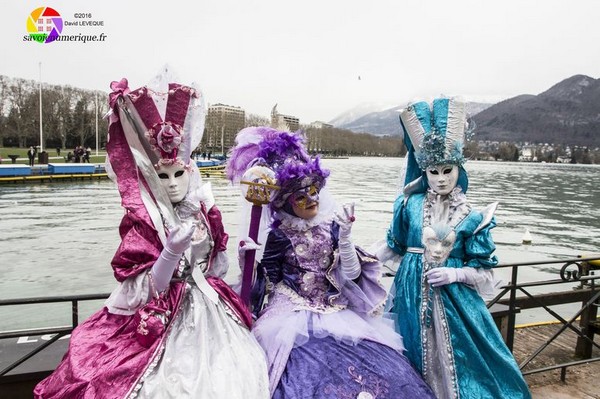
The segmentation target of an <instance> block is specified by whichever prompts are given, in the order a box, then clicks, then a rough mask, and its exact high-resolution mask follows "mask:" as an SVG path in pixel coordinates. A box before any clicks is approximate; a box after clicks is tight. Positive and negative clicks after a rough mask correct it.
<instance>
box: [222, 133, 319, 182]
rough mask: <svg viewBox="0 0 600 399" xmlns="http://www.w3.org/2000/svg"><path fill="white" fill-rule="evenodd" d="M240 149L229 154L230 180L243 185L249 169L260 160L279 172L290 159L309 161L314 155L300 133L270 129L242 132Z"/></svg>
mask: <svg viewBox="0 0 600 399" xmlns="http://www.w3.org/2000/svg"><path fill="white" fill-rule="evenodd" d="M235 141H236V146H235V147H234V148H232V149H231V151H230V152H229V155H228V159H229V160H228V163H227V177H228V178H229V180H231V181H232V182H234V183H236V182H239V181H240V179H241V178H242V176H243V175H244V173H245V172H246V170H247V169H248V168H249V167H251V166H252V164H253V163H254V162H256V160H258V159H262V160H264V161H265V162H266V163H267V164H268V165H269V166H270V167H271V168H273V169H274V170H276V169H277V168H278V166H279V165H281V164H283V162H284V161H285V160H286V159H294V160H299V161H302V162H308V161H309V160H310V156H309V155H308V153H307V152H306V150H305V149H304V138H303V137H302V136H301V135H300V134H298V133H288V132H281V131H278V130H275V129H273V128H270V127H264V126H260V127H248V128H245V129H242V130H241V131H240V132H239V133H238V135H237V137H236V139H235Z"/></svg>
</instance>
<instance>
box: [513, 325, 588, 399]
mask: <svg viewBox="0 0 600 399" xmlns="http://www.w3.org/2000/svg"><path fill="white" fill-rule="evenodd" d="M561 326H562V324H560V323H547V324H539V325H528V326H523V327H517V328H516V329H515V341H514V348H513V354H514V356H515V359H516V360H517V363H519V364H521V363H522V362H523V361H525V360H526V359H527V358H528V357H529V356H530V355H531V354H532V353H534V352H535V351H536V350H537V349H538V348H539V347H540V346H541V345H543V344H544V342H546V341H547V340H548V339H550V338H551V337H552V336H553V335H554V334H555V332H557V331H558V329H559V328H560V327H561ZM576 342H577V335H576V334H575V333H574V332H573V331H571V330H567V331H564V332H563V333H562V334H561V335H559V336H558V337H557V338H556V339H555V340H554V341H553V342H552V343H550V344H549V345H548V346H547V347H546V348H545V349H544V350H543V351H542V352H540V354H539V355H537V356H536V357H535V359H533V360H532V361H531V363H529V364H528V365H527V366H526V367H525V368H524V369H523V373H527V370H531V369H533V368H535V369H538V368H542V367H548V366H552V365H555V364H561V363H567V362H574V361H578V360H581V359H578V358H577V357H575V345H576ZM595 342H598V338H597V337H596V340H595ZM598 356H600V349H598V348H594V349H593V350H592V357H598ZM599 377H600V361H597V362H592V363H588V364H583V365H577V366H573V367H568V368H567V369H566V375H565V382H564V383H563V382H562V381H561V370H560V369H556V370H552V371H545V372H541V373H535V374H529V375H526V376H525V380H526V381H527V383H528V384H529V387H530V389H531V393H532V395H533V397H534V398H540V399H571V398H572V399H575V398H577V399H591V398H594V399H600V378H599Z"/></svg>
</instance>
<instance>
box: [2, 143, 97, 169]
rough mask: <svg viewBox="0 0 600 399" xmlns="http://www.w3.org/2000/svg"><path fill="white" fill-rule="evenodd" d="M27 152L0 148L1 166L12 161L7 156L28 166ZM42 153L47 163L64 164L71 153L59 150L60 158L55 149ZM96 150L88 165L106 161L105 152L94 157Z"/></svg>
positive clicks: (14, 148) (36, 159) (18, 149)
mask: <svg viewBox="0 0 600 399" xmlns="http://www.w3.org/2000/svg"><path fill="white" fill-rule="evenodd" d="M27 151H29V147H27V148H17V147H0V157H2V163H3V164H10V163H11V162H12V161H11V159H10V158H9V157H8V156H9V155H18V156H19V159H17V163H20V164H24V165H28V164H29V160H28V158H27ZM44 151H47V152H48V162H50V163H65V157H66V156H67V154H68V153H69V152H73V150H72V149H70V150H61V151H60V156H58V155H56V148H50V149H46V150H44ZM95 154H96V150H92V155H91V156H90V163H104V162H105V159H106V151H98V156H96V155H95ZM35 164H36V165H37V164H38V158H37V156H36V158H35Z"/></svg>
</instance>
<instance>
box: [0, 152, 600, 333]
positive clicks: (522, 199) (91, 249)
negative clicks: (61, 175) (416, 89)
mask: <svg viewBox="0 0 600 399" xmlns="http://www.w3.org/2000/svg"><path fill="white" fill-rule="evenodd" d="M323 163H324V165H325V166H326V167H328V168H330V169H331V172H332V173H331V177H330V179H329V181H328V186H329V188H330V190H331V192H332V193H333V195H334V197H335V198H336V200H337V202H338V203H343V202H348V201H354V202H355V203H356V216H357V221H356V222H355V225H354V227H353V238H354V241H355V242H356V243H357V244H359V245H361V246H364V247H368V246H369V245H371V244H373V243H374V242H375V241H378V240H380V239H382V238H384V237H385V233H386V230H387V228H388V225H389V222H390V219H391V213H392V204H393V202H394V199H395V197H396V193H397V192H398V187H399V176H400V175H401V173H402V169H403V166H404V159H400V158H350V159H326V160H324V161H323ZM466 169H467V171H468V172H469V178H470V186H469V191H468V198H469V200H470V202H471V204H472V205H473V206H475V207H479V208H483V207H484V206H485V205H487V204H488V203H490V202H494V201H499V202H500V206H499V208H498V211H497V213H496V217H497V221H498V226H497V227H496V228H495V229H494V230H493V233H494V239H495V242H496V244H497V251H496V254H497V255H498V257H499V259H500V262H501V263H512V262H519V261H535V260H545V259H565V258H572V257H575V256H577V255H579V254H584V253H590V252H600V167H598V166H597V165H596V166H594V165H563V164H524V163H500V162H469V163H467V164H466ZM210 181H211V182H212V184H213V190H214V192H215V197H216V201H217V204H218V205H219V207H220V209H221V211H222V213H223V219H224V224H225V227H226V230H227V231H228V232H229V233H230V235H231V236H232V237H231V239H230V245H229V254H230V259H235V244H234V243H235V238H236V237H235V236H236V235H237V233H238V228H237V222H236V217H237V207H238V203H239V192H238V189H237V188H235V187H231V186H230V185H229V184H228V182H227V181H226V180H225V179H217V178H212V179H210ZM122 215H123V210H122V208H121V206H120V197H119V195H118V192H117V190H116V187H115V186H114V184H113V183H112V182H110V181H108V180H103V181H85V182H68V183H46V184H30V185H20V184H19V185H2V186H0V250H1V253H2V255H1V259H2V261H1V262H0V265H1V266H0V299H9V298H27V297H35V296H53V295H71V294H86V293H100V292H110V291H111V290H112V289H113V288H114V287H115V285H116V282H115V280H114V278H113V276H112V269H111V268H110V260H111V258H112V256H113V255H114V252H115V250H116V248H117V246H118V244H119V236H118V225H119V222H120V220H121V217H122ZM526 228H527V229H529V230H530V232H531V235H532V238H533V243H532V245H522V242H521V241H522V237H523V234H524V231H525V229H526ZM508 272H509V271H508V269H503V270H498V271H497V273H496V274H497V276H498V277H500V278H503V279H504V280H505V281H508V276H509V274H508ZM238 273H239V269H238V268H237V266H236V265H233V266H232V267H231V270H230V276H229V277H230V278H233V277H234V276H235V275H236V274H238ZM557 273H558V266H556V267H554V266H540V267H527V268H524V269H523V270H522V271H521V272H520V274H519V276H520V277H519V281H527V280H535V279H540V278H556V277H557ZM560 287H561V289H563V288H564V289H570V288H568V287H565V286H560ZM100 306H101V302H96V303H93V304H88V305H86V306H84V307H83V309H82V311H81V315H82V316H84V317H85V315H87V314H89V313H91V312H92V311H93V310H96V309H98V308H99V307H100ZM567 308H568V307H567ZM69 309H70V305H68V304H67V305H45V306H37V307H27V306H22V307H18V308H13V309H10V310H7V309H0V331H2V330H8V329H17V328H33V327H40V326H49V325H57V324H69V320H70V313H69ZM557 309H559V310H560V309H561V307H557ZM519 317H520V319H519V321H520V322H526V321H532V320H538V319H539V318H540V317H542V319H550V316H539V312H537V315H536V313H535V312H534V313H526V314H522V315H520V316H519Z"/></svg>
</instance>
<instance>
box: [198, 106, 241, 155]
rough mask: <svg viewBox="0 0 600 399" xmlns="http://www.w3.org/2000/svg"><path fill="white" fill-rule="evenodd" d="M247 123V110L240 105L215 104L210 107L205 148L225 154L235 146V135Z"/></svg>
mask: <svg viewBox="0 0 600 399" xmlns="http://www.w3.org/2000/svg"><path fill="white" fill-rule="evenodd" d="M245 123H246V112H245V111H244V110H243V109H242V108H240V107H234V106H231V105H225V104H214V105H210V106H209V107H208V114H207V115H206V125H205V127H204V137H203V139H202V142H203V144H204V146H205V149H208V150H209V151H219V152H222V153H223V154H225V153H226V152H227V150H228V149H229V148H231V147H233V146H234V144H235V136H236V135H237V134H238V132H239V131H240V130H242V129H243V128H244V126H245Z"/></svg>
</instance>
